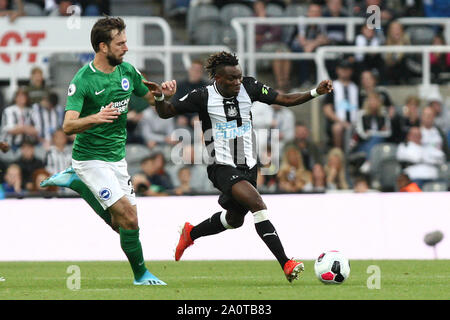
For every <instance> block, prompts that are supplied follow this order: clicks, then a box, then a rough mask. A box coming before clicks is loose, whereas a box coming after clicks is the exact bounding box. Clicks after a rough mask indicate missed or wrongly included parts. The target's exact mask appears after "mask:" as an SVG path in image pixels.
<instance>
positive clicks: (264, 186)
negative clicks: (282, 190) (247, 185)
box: [257, 145, 279, 192]
mask: <svg viewBox="0 0 450 320" xmlns="http://www.w3.org/2000/svg"><path fill="white" fill-rule="evenodd" d="M274 157H275V155H273V153H272V149H271V147H270V145H267V148H265V149H264V150H263V151H262V152H261V153H260V154H259V170H258V177H257V180H258V179H259V187H260V188H261V190H263V191H265V192H275V191H277V190H278V172H279V164H278V159H279V158H278V157H277V158H274ZM257 184H258V181H257Z"/></svg>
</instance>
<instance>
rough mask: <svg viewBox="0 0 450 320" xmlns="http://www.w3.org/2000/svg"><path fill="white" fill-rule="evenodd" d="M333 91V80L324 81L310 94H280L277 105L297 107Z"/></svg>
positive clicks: (276, 101)
mask: <svg viewBox="0 0 450 320" xmlns="http://www.w3.org/2000/svg"><path fill="white" fill-rule="evenodd" d="M331 91H333V83H332V81H331V80H323V81H322V82H320V83H319V85H318V86H317V88H315V89H313V90H311V91H308V92H295V93H287V94H281V93H280V94H278V95H277V97H276V98H275V102H274V103H275V104H278V105H281V106H286V107H290V106H296V105H299V104H302V103H305V102H308V101H309V100H311V99H314V98H315V97H318V96H320V95H323V94H327V93H330V92H331Z"/></svg>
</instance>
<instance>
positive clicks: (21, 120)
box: [0, 88, 39, 151]
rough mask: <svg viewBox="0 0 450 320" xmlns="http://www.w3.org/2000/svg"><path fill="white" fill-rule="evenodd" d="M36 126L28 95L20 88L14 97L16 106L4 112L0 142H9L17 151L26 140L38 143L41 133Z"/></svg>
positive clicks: (7, 108)
mask: <svg viewBox="0 0 450 320" xmlns="http://www.w3.org/2000/svg"><path fill="white" fill-rule="evenodd" d="M34 125H35V123H34V118H33V111H32V110H31V108H30V107H29V97H28V93H27V91H26V90H25V89H23V88H19V89H18V90H17V92H16V94H15V96H14V104H13V105H11V106H9V107H6V108H5V110H3V116H2V125H1V128H0V130H1V131H0V137H1V139H0V140H3V141H6V142H8V144H9V145H10V146H11V148H12V149H13V151H15V150H17V149H18V148H19V147H20V145H21V144H22V142H23V141H24V139H25V138H27V139H31V140H33V141H37V139H38V136H39V132H38V131H37V130H36V128H35V127H34Z"/></svg>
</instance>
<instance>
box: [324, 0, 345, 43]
mask: <svg viewBox="0 0 450 320" xmlns="http://www.w3.org/2000/svg"><path fill="white" fill-rule="evenodd" d="M323 17H329V18H343V17H347V14H346V13H345V12H344V10H343V9H342V0H327V6H326V8H325V10H324V12H323ZM345 29H346V27H345V25H343V24H338V25H333V24H328V25H327V38H328V40H329V44H330V45H333V46H341V45H346V44H347V40H346V30H345Z"/></svg>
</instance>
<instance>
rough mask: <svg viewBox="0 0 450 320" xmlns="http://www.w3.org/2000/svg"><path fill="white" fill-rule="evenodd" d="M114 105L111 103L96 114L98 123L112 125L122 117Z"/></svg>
mask: <svg viewBox="0 0 450 320" xmlns="http://www.w3.org/2000/svg"><path fill="white" fill-rule="evenodd" d="M112 105H113V103H112V102H111V103H110V104H108V105H107V106H106V107H104V108H102V109H101V110H100V112H99V113H97V114H96V120H97V123H111V122H113V121H114V120H115V119H117V118H118V117H119V116H120V112H119V111H118V110H117V108H114V107H113V106H112Z"/></svg>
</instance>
